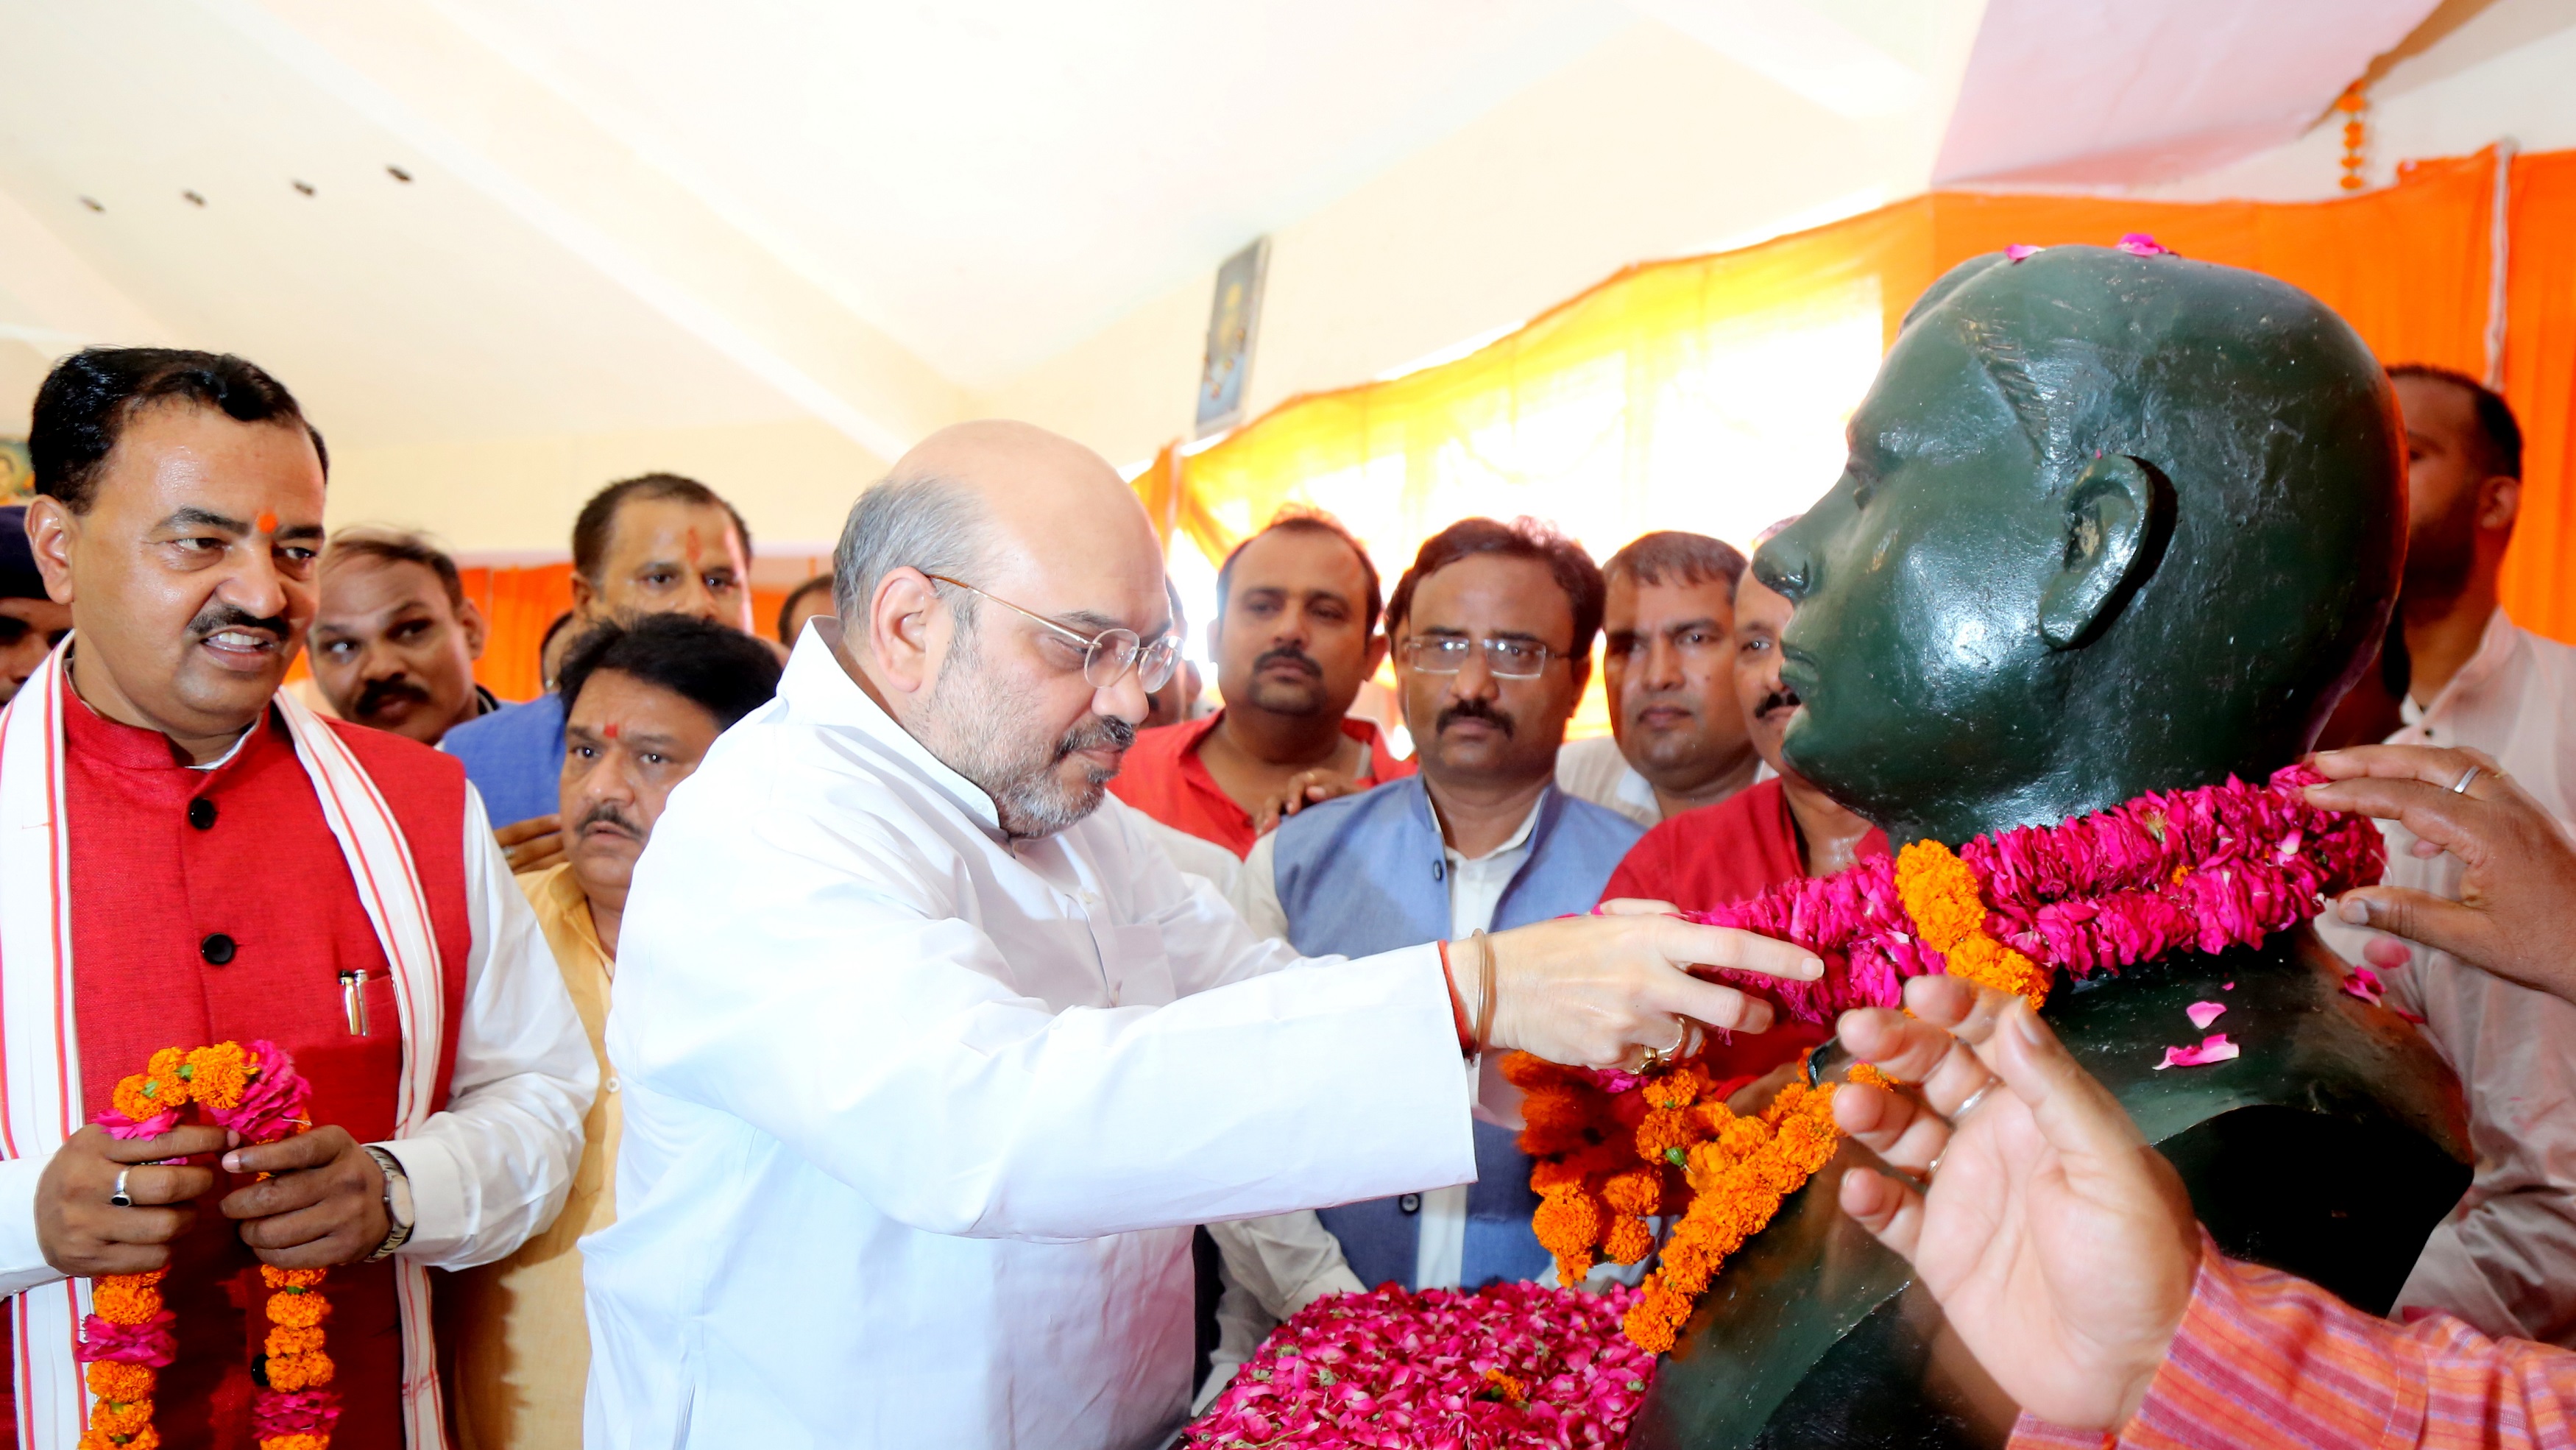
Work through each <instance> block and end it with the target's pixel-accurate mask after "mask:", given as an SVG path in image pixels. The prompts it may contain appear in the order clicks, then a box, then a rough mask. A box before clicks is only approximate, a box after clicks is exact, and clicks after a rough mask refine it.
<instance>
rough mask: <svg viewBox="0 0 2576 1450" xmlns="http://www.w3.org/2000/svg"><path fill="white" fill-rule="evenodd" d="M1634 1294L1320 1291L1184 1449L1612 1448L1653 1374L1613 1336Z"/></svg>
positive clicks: (1516, 1286) (1501, 1288) (1650, 1361)
mask: <svg viewBox="0 0 2576 1450" xmlns="http://www.w3.org/2000/svg"><path fill="white" fill-rule="evenodd" d="M1636 1298H1637V1291H1636V1290H1634V1289H1613V1290H1611V1291H1610V1292H1609V1293H1606V1294H1587V1293H1585V1292H1583V1291H1582V1290H1579V1289H1546V1288H1541V1287H1540V1286H1538V1285H1536V1284H1526V1283H1507V1284H1494V1285H1490V1286H1488V1287H1486V1288H1484V1289H1480V1290H1478V1291H1476V1292H1475V1293H1473V1294H1462V1293H1457V1292H1454V1291H1451V1290H1447V1289H1426V1290H1424V1291H1422V1292H1421V1293H1418V1294H1416V1293H1408V1292H1406V1291H1404V1290H1402V1289H1398V1288H1396V1287H1395V1286H1394V1285H1392V1284H1390V1285H1387V1286H1385V1287H1383V1288H1381V1289H1379V1290H1377V1291H1376V1292H1375V1293H1370V1294H1335V1295H1330V1296H1327V1297H1325V1298H1322V1299H1318V1300H1316V1301H1315V1302H1314V1303H1313V1304H1310V1305H1308V1306H1307V1307H1306V1308H1305V1309H1303V1310H1301V1311H1299V1312H1298V1313H1297V1314H1296V1315H1294V1316H1293V1317H1291V1318H1290V1319H1289V1320H1288V1322H1287V1323H1285V1324H1282V1325H1280V1326H1279V1327H1278V1328H1277V1329H1276V1330H1273V1331H1272V1332H1271V1335H1270V1337H1269V1338H1268V1339H1266V1340H1264V1341H1262V1345H1261V1349H1260V1351H1259V1352H1258V1353H1256V1354H1255V1355H1254V1356H1253V1357H1252V1360H1251V1362H1250V1363H1248V1364H1246V1365H1244V1366H1243V1368H1242V1369H1240V1370H1238V1371H1236V1372H1235V1376H1234V1381H1233V1383H1231V1384H1229V1385H1227V1386H1226V1388H1225V1392H1224V1393H1223V1394H1221V1395H1219V1396H1218V1397H1217V1401H1216V1403H1215V1404H1214V1405H1212V1406H1210V1407H1209V1409H1208V1413H1207V1415H1206V1416H1205V1417H1204V1418H1202V1419H1200V1420H1199V1421H1198V1422H1197V1423H1196V1424H1194V1425H1192V1426H1190V1428H1189V1430H1188V1432H1187V1435H1186V1439H1185V1443H1186V1444H1188V1445H1189V1446H1191V1447H1193V1450H1235V1447H1250V1446H1256V1445H1258V1446H1270V1445H1308V1446H1327V1445H1329V1446H1370V1447H1383V1450H1414V1447H1425V1450H1467V1447H1470V1446H1473V1447H1475V1450H1489V1447H1492V1450H1499V1447H1507V1446H1533V1447H1535V1446H1547V1447H1555V1450H1572V1447H1575V1446H1617V1445H1622V1444H1625V1443H1626V1442H1627V1438H1628V1422H1629V1420H1630V1419H1631V1418H1632V1417H1633V1416H1635V1414H1636V1413H1637V1409H1638V1407H1639V1406H1640V1405H1642V1404H1644V1403H1645V1399H1646V1387H1647V1386H1648V1385H1649V1384H1651V1383H1653V1381H1654V1374H1655V1357H1654V1356H1653V1355H1651V1354H1648V1353H1646V1352H1645V1351H1644V1350H1642V1349H1639V1348H1638V1347H1637V1346H1636V1345H1634V1344H1631V1343H1629V1342H1628V1340H1627V1338H1626V1337H1625V1336H1624V1335H1622V1334H1621V1333H1620V1331H1619V1320H1620V1316H1621V1315H1623V1314H1625V1313H1627V1311H1628V1306H1629V1305H1630V1304H1632V1303H1634V1302H1636Z"/></svg>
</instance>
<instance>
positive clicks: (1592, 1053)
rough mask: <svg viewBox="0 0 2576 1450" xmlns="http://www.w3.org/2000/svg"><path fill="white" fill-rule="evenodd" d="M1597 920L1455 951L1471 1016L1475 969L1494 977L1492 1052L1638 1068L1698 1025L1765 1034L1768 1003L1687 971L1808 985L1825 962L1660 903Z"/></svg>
mask: <svg viewBox="0 0 2576 1450" xmlns="http://www.w3.org/2000/svg"><path fill="white" fill-rule="evenodd" d="M1601 910H1602V914H1601V915H1599V916H1568V917H1562V918H1559V919H1558V920H1555V921H1543V922H1539V923H1537V924H1536V925H1533V926H1523V927H1515V928H1513V929H1512V930H1510V931H1504V932H1496V933H1494V934H1493V935H1491V936H1488V937H1486V938H1485V939H1484V945H1485V947H1486V948H1487V950H1486V951H1485V952H1483V953H1479V952H1477V951H1474V950H1472V949H1468V948H1464V947H1461V946H1458V945H1452V946H1451V948H1450V953H1449V959H1450V962H1451V963H1452V965H1453V967H1454V968H1455V970H1456V975H1457V980H1458V992H1459V995H1460V997H1461V998H1462V999H1463V1000H1464V1001H1465V1002H1466V1004H1467V1010H1468V1011H1469V1012H1470V1013H1472V1012H1474V1011H1475V1010H1476V1008H1477V1005H1478V1001H1479V998H1478V993H1479V992H1481V991H1482V990H1483V982H1484V978H1483V977H1482V976H1481V975H1480V973H1481V972H1482V971H1483V970H1484V968H1485V966H1486V965H1487V964H1489V963H1490V964H1491V965H1492V967H1493V970H1494V972H1495V974H1496V975H1495V994H1494V1025H1493V1031H1492V1034H1491V1039H1490V1042H1491V1045H1492V1046H1496V1047H1516V1048H1519V1049H1520V1050H1521V1051H1523V1052H1528V1053H1534V1054H1536V1055H1537V1056H1540V1057H1543V1058H1546V1059H1547V1060H1548V1061H1550V1062H1562V1063H1569V1064H1573V1065H1577V1066H1583V1067H1634V1066H1636V1065H1637V1063H1638V1062H1639V1060H1640V1057H1641V1053H1642V1050H1643V1049H1647V1048H1652V1049H1655V1050H1657V1051H1660V1052H1664V1053H1666V1054H1668V1055H1669V1054H1671V1053H1673V1052H1674V1051H1675V1050H1676V1049H1677V1048H1682V1047H1687V1046H1688V1045H1689V1043H1690V1041H1691V1040H1692V1039H1693V1037H1695V1036H1696V1034H1697V1032H1698V1029H1699V1028H1700V1027H1703V1026H1705V1027H1723V1028H1725V1029H1727V1030H1728V1031H1731V1032H1760V1031H1762V1030H1763V1029H1764V1028H1766V1027H1769V1026H1770V1025H1771V1005H1770V1004H1769V1003H1767V1002H1764V1001H1762V1000H1761V999H1760V998H1758V997H1751V996H1747V995H1746V994H1744V993H1742V992H1739V991H1737V990H1736V989H1734V988H1733V987H1728V986H1721V985H1720V984H1718V983H1716V982H1705V981H1702V980H1700V979H1699V978H1697V977H1695V976H1692V975H1691V973H1690V969H1691V968H1692V967H1694V966H1699V967H1730V968H1734V969H1736V970H1738V971H1746V972H1755V973H1758V974H1760V975H1762V976H1766V977H1779V978H1783V979H1785V980H1789V981H1809V980H1813V979H1814V978H1816V977H1818V976H1821V975H1822V974H1823V973H1824V969H1825V968H1824V963H1823V962H1821V961H1819V960H1817V959H1816V958H1815V957H1814V956H1812V955H1810V954H1809V953H1808V952H1807V951H1806V950H1805V949H1804V948H1801V947H1794V946H1791V945H1789V944H1788V943H1787V942H1777V941H1772V940H1771V939H1769V938H1768V937H1759V936H1755V935H1754V934H1752V933H1751V932H1746V931H1737V930H1735V929H1733V928H1731V927H1722V926H1701V925H1698V924H1697V923H1695V922H1688V921H1684V920H1682V919H1681V918H1680V917H1679V916H1677V915H1674V914H1672V913H1673V908H1672V907H1671V906H1670V905H1669V904H1667V903H1665V902H1660V901H1616V902H1609V903H1606V904H1604V905H1603V907H1602V908H1601Z"/></svg>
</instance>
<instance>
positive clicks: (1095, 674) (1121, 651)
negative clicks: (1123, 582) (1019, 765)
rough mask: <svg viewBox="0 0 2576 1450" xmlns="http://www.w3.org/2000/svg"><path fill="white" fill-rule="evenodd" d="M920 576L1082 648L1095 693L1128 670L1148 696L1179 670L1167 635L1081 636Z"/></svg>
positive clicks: (959, 583)
mask: <svg viewBox="0 0 2576 1450" xmlns="http://www.w3.org/2000/svg"><path fill="white" fill-rule="evenodd" d="M921 572H922V573H923V575H925V576H926V577H928V578H932V579H936V580H938V581H939V582H940V583H942V584H946V585H949V586H951V587H953V588H957V589H963V590H965V591H966V592H967V593H969V594H974V595H980V596H982V597H983V598H986V599H990V600H992V601H993V602H994V603H995V604H998V605H1000V606H1002V607H1003V608H1004V609H1007V610H1010V611H1011V612H1012V613H1014V614H1019V615H1025V616H1026V617H1028V618H1030V619H1033V620H1035V621H1037V622H1038V623H1039V624H1042V625H1045V626H1046V627H1047V628H1049V629H1051V630H1054V631H1055V632H1056V633H1057V634H1060V635H1062V636H1064V637H1065V638H1066V639H1068V640H1071V641H1072V642H1073V643H1075V644H1078V645H1080V646H1082V678H1083V680H1084V682H1085V683H1087V684H1089V685H1090V686H1091V687H1092V688H1093V689H1095V690H1105V689H1108V688H1109V687H1110V686H1112V685H1114V684H1117V683H1118V682H1119V681H1120V680H1123V679H1125V678H1127V672H1128V671H1129V670H1134V671H1135V672H1136V683H1138V684H1140V685H1142V686H1144V687H1145V693H1146V694H1148V695H1150V694H1152V693H1154V692H1155V691H1156V690H1159V689H1161V688H1163V686H1165V685H1167V684H1169V683H1171V679H1172V671H1173V670H1175V669H1177V668H1179V667H1180V663H1181V642H1180V641H1179V640H1177V639H1174V638H1173V637H1172V636H1170V635H1168V634H1167V635H1164V636H1163V637H1162V638H1161V639H1158V640H1156V641H1154V642H1153V643H1152V644H1147V643H1145V642H1144V641H1143V640H1141V639H1139V638H1137V637H1136V631H1134V630H1132V629H1104V630H1102V631H1101V632H1100V633H1098V634H1084V633H1082V632H1081V631H1080V630H1077V629H1073V628H1070V627H1068V626H1065V625H1061V624H1058V623H1056V622H1055V621H1054V620H1052V619H1049V618H1047V617H1046V616H1045V615H1043V614H1040V613H1038V612H1037V611H1036V610H1033V609H1022V608H1021V607H1020V606H1018V605H1016V604H1013V603H1012V602H1011V601H1009V600H1007V599H1004V598H1003V597H1002V596H1000V595H998V594H992V593H988V592H986V591H985V590H982V589H978V588H976V587H975V586H974V585H972V584H969V583H967V582H966V581H965V580H963V579H951V578H949V577H948V576H947V575H945V574H932V573H931V572H930V571H929V570H927V569H924V570H922V571H921Z"/></svg>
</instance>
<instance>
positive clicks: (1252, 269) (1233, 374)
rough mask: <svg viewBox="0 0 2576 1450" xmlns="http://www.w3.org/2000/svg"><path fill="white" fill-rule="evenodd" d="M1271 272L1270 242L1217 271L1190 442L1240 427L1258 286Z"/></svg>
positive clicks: (1257, 324) (1261, 241) (1256, 328)
mask: <svg viewBox="0 0 2576 1450" xmlns="http://www.w3.org/2000/svg"><path fill="white" fill-rule="evenodd" d="M1269 270H1270V239H1269V238H1268V237H1260V238H1257V239H1255V240H1254V242H1253V243H1252V245H1250V246H1248V247H1245V248H1244V249H1243V250H1242V251H1240V252H1237V253H1235V254H1234V255H1233V256H1231V257H1228V258H1226V259H1225V265H1224V266H1222V267H1219V268H1217V271H1216V299H1215V301H1214V302H1213V303H1212V304H1211V305H1210V306H1209V308H1208V334H1207V364H1206V366H1205V367H1204V368H1203V369H1202V370H1201V371H1200V373H1199V411H1198V426H1197V429H1196V430H1195V434H1194V436H1196V437H1200V438H1205V437H1206V436H1208V435H1209V434H1210V433H1215V432H1219V431H1221V430H1223V429H1227V428H1231V427H1233V426H1234V425H1235V424H1237V423H1239V422H1241V421H1243V393H1244V384H1245V382H1246V381H1247V379H1248V378H1249V377H1250V376H1251V373H1252V344H1253V339H1254V337H1255V336H1256V335H1257V334H1258V333H1259V332H1260V330H1261V283H1262V279H1263V277H1264V276H1266V275H1267V274H1268V272H1269Z"/></svg>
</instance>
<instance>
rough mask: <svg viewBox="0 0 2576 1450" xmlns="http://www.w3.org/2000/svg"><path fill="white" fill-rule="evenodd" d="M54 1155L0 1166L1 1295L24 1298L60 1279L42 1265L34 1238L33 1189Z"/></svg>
mask: <svg viewBox="0 0 2576 1450" xmlns="http://www.w3.org/2000/svg"><path fill="white" fill-rule="evenodd" d="M53 1161H54V1155H53V1154H51V1153H45V1154H42V1155H40V1156H37V1157H32V1158H12V1159H10V1160H9V1161H7V1162H5V1163H0V1295H6V1294H23V1293H25V1292H27V1291H28V1290H29V1289H33V1288H35V1287H36V1286H37V1285H39V1284H50V1283H52V1282H53V1281H55V1280H56V1279H59V1278H61V1277H62V1276H63V1272H62V1270H60V1269H57V1268H55V1267H54V1266H53V1265H51V1264H49V1263H46V1262H45V1248H44V1245H43V1243H42V1242H40V1241H39V1240H38V1239H37V1237H36V1185H37V1183H39V1182H40V1181H42V1180H43V1178H44V1176H45V1165H46V1164H48V1163H51V1162H53Z"/></svg>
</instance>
